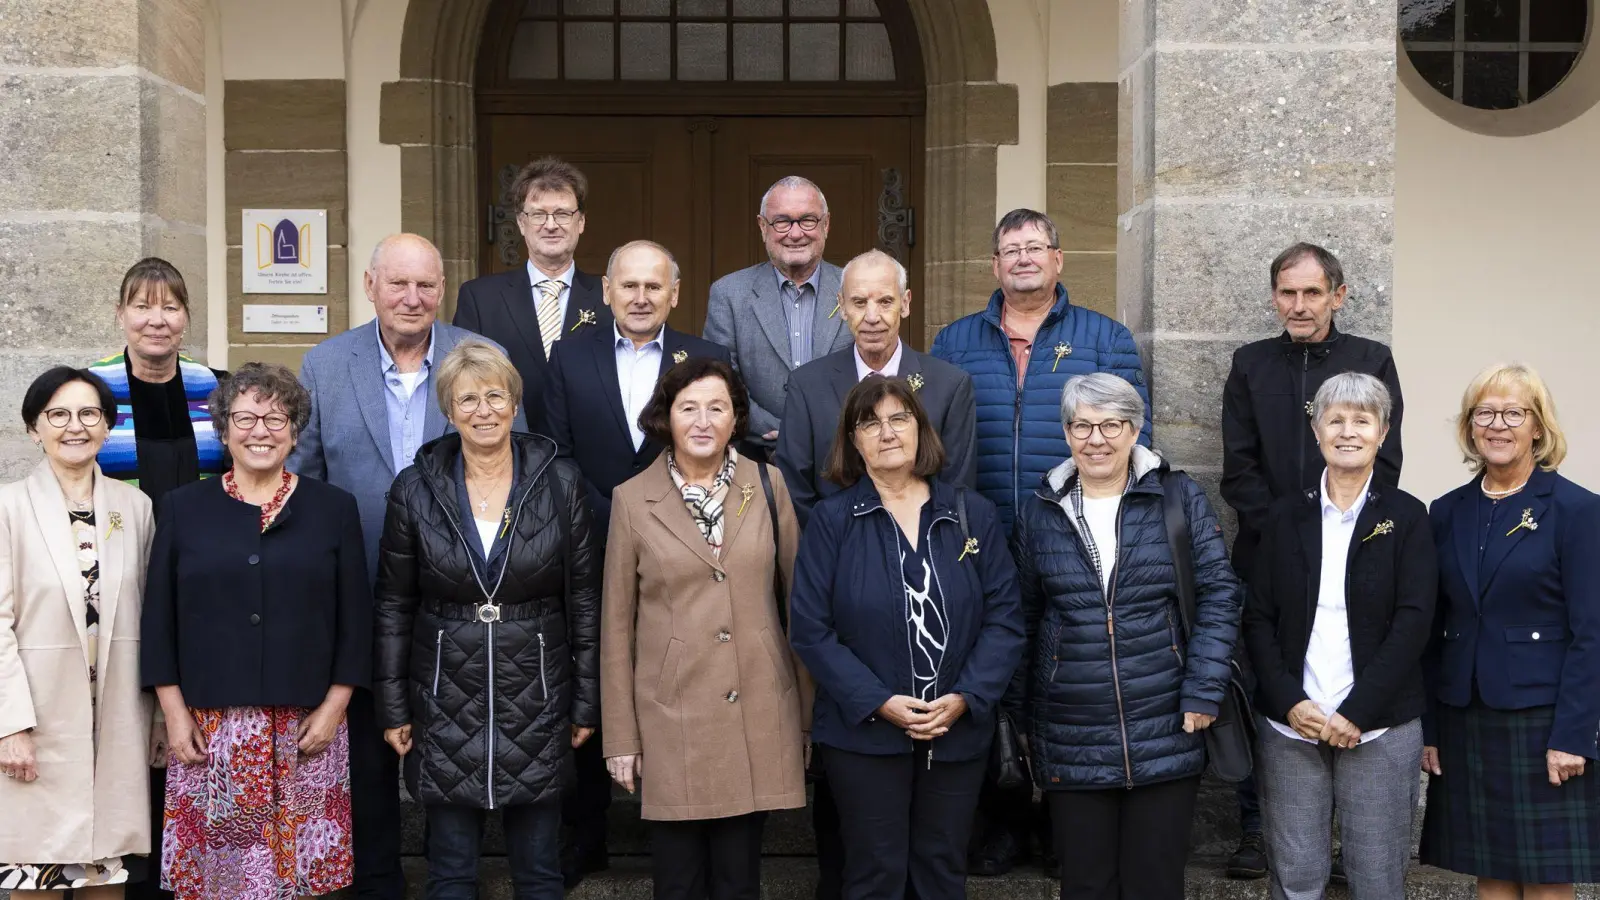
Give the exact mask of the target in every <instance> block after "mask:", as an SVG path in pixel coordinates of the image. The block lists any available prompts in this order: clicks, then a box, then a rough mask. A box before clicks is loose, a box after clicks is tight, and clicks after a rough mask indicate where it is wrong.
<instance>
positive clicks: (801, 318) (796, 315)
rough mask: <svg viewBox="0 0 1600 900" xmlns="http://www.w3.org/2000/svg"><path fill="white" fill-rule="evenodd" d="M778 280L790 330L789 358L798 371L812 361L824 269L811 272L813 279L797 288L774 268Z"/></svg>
mask: <svg viewBox="0 0 1600 900" xmlns="http://www.w3.org/2000/svg"><path fill="white" fill-rule="evenodd" d="M772 273H773V274H774V275H776V276H777V278H778V296H780V297H782V298H783V320H784V321H785V322H786V323H788V326H789V356H790V357H791V359H790V362H792V363H793V364H794V368H796V369H798V368H800V367H801V366H803V365H805V364H806V363H808V362H810V361H811V329H812V327H813V326H814V325H815V323H816V319H817V290H818V287H819V286H820V284H821V276H822V266H821V265H820V264H819V265H818V266H817V267H816V268H815V269H813V270H812V271H811V277H810V278H807V279H806V280H805V281H804V282H802V283H800V284H798V285H797V284H795V283H794V282H792V281H790V280H789V279H788V278H787V277H785V276H784V274H783V273H782V272H779V271H778V267H777V266H773V267H772Z"/></svg>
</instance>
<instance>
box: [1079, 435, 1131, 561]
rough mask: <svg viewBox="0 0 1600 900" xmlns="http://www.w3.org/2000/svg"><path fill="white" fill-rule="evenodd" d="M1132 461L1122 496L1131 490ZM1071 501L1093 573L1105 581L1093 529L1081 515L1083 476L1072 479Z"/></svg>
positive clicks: (1129, 464)
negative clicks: (1092, 565) (1092, 564)
mask: <svg viewBox="0 0 1600 900" xmlns="http://www.w3.org/2000/svg"><path fill="white" fill-rule="evenodd" d="M1133 482H1134V477H1133V463H1132V462H1129V463H1128V481H1127V483H1126V484H1124V485H1123V486H1122V496H1124V497H1126V496H1128V492H1129V491H1131V490H1133ZM1068 497H1069V499H1070V500H1071V501H1072V518H1073V519H1075V520H1076V522H1077V526H1078V534H1079V535H1080V536H1081V537H1082V538H1083V546H1085V547H1087V548H1088V550H1089V561H1090V562H1092V563H1094V573H1095V574H1096V575H1098V576H1100V581H1101V583H1104V582H1105V580H1106V579H1105V575H1106V573H1105V569H1104V568H1103V567H1104V566H1105V563H1104V562H1103V561H1101V559H1100V548H1099V547H1096V546H1095V545H1094V531H1093V530H1091V529H1090V528H1089V520H1088V519H1086V518H1084V515H1083V476H1082V475H1081V474H1080V475H1078V477H1076V478H1074V479H1072V491H1071V492H1070V493H1069V494H1068Z"/></svg>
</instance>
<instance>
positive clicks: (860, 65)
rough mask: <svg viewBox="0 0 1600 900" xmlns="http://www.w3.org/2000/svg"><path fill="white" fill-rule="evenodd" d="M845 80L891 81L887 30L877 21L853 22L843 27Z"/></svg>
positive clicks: (891, 58) (890, 55)
mask: <svg viewBox="0 0 1600 900" xmlns="http://www.w3.org/2000/svg"><path fill="white" fill-rule="evenodd" d="M844 37H845V44H844V49H845V56H844V77H845V80H846V81H893V80H894V50H892V49H890V47H889V29H888V28H887V27H885V26H884V25H882V24H880V23H877V22H869V23H855V22H852V23H851V24H849V25H846V26H845V27H844Z"/></svg>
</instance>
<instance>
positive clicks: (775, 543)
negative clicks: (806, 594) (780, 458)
mask: <svg viewBox="0 0 1600 900" xmlns="http://www.w3.org/2000/svg"><path fill="white" fill-rule="evenodd" d="M756 471H757V472H759V473H760V474H761V492H762V493H764V494H766V495H767V515H768V516H770V517H771V518H772V589H773V591H774V592H775V593H776V594H777V597H778V627H780V628H782V629H783V633H784V634H788V633H789V595H788V593H787V592H786V591H784V589H783V558H782V556H783V542H782V541H780V540H778V501H777V498H775V497H774V496H773V494H772V476H771V475H769V474H767V464H766V463H756Z"/></svg>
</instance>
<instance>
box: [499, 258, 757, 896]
mask: <svg viewBox="0 0 1600 900" xmlns="http://www.w3.org/2000/svg"><path fill="white" fill-rule="evenodd" d="M601 285H602V290H603V292H604V296H605V300H606V303H607V305H608V306H609V307H610V310H611V313H612V314H613V315H614V317H615V323H614V324H611V325H608V326H607V327H605V328H603V329H601V328H590V329H585V330H582V331H580V332H578V333H577V334H574V335H572V336H571V337H568V338H566V339H564V340H562V341H560V342H558V343H557V344H556V345H555V348H554V351H553V352H552V353H551V354H550V365H549V368H548V370H547V372H546V376H547V377H546V381H545V387H544V391H543V397H542V400H543V402H544V421H545V424H546V427H547V428H548V429H549V431H548V433H549V435H550V437H552V438H554V439H555V442H556V452H557V455H559V456H564V457H569V458H571V459H573V460H576V461H577V463H578V468H579V469H580V470H582V472H583V478H584V481H585V482H586V483H587V484H588V487H589V502H590V506H591V508H592V509H593V511H594V516H595V521H596V522H598V523H601V526H600V527H601V532H600V533H601V534H605V533H606V526H605V523H609V522H610V521H611V491H612V489H613V488H615V487H616V486H617V485H619V484H621V483H623V482H624V481H627V480H628V479H630V478H632V477H633V476H634V475H637V474H638V473H639V472H642V471H644V469H645V468H646V467H647V466H649V465H650V464H651V463H652V462H654V461H655V458H656V456H657V455H658V454H660V453H661V450H662V447H661V445H660V444H659V443H657V442H655V441H653V440H651V439H650V438H648V437H646V436H645V434H644V432H643V431H641V430H640V428H639V413H641V412H643V411H644V407H645V404H646V403H648V402H650V395H651V394H652V393H654V392H655V387H656V381H657V380H658V379H660V377H661V375H662V374H663V373H665V372H666V371H667V370H668V369H670V368H671V367H672V366H674V365H677V364H678V363H680V362H683V361H684V360H687V359H690V358H691V357H711V358H713V359H720V360H722V361H723V362H729V358H728V351H727V349H726V348H724V347H721V346H718V345H716V344H713V343H711V342H709V341H703V340H701V339H700V338H697V337H691V336H690V335H687V334H680V333H679V332H676V331H673V330H672V329H671V328H669V327H667V315H668V314H669V313H671V312H672V309H673V307H676V306H677V305H678V263H677V261H676V260H675V259H673V258H672V254H671V253H670V252H668V251H667V248H665V247H663V246H661V245H660V244H657V243H654V242H653V241H633V242H631V243H628V244H623V245H622V246H621V247H618V248H617V249H616V250H615V251H614V252H613V253H612V254H611V260H610V262H608V263H607V264H606V275H605V278H604V279H602V281H601ZM539 399H541V398H536V397H531V398H530V402H538V400H539ZM529 418H530V419H531V418H532V416H530V417H529ZM600 747H601V741H600V740H599V739H598V737H596V738H591V739H590V740H589V741H588V742H587V743H585V744H584V745H583V746H582V747H579V748H578V750H577V752H576V758H577V765H578V786H577V789H576V790H574V791H572V792H570V793H568V794H567V798H566V816H565V818H566V821H567V824H568V825H570V826H571V827H572V829H573V839H572V844H571V847H570V849H569V852H568V858H567V859H565V860H563V865H562V868H563V871H564V873H565V874H566V876H567V886H568V887H572V886H574V885H575V884H577V882H578V881H581V880H582V878H583V876H584V875H585V874H587V873H589V872H593V871H598V870H599V869H603V868H605V867H606V866H607V864H608V859H607V853H606V808H607V807H608V806H610V803H611V776H610V775H609V774H608V773H607V772H606V766H605V758H604V757H603V756H602V755H601V752H600Z"/></svg>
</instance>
